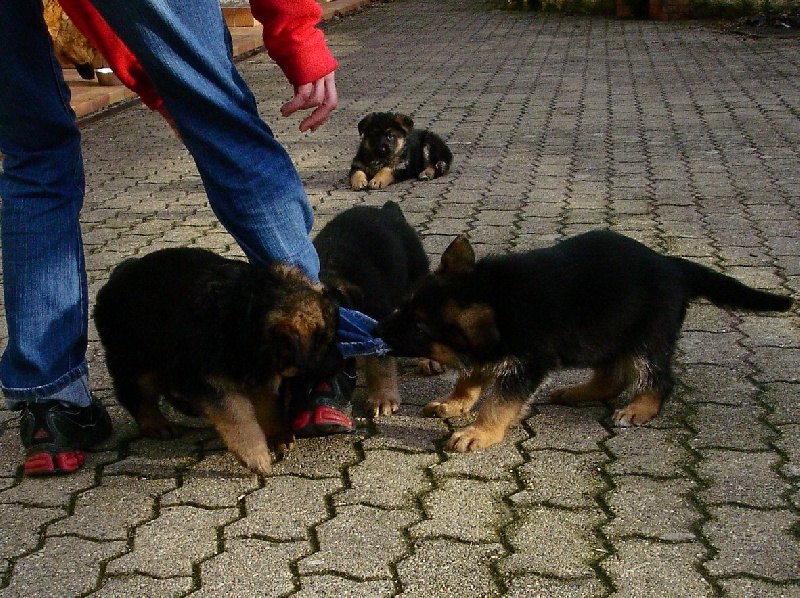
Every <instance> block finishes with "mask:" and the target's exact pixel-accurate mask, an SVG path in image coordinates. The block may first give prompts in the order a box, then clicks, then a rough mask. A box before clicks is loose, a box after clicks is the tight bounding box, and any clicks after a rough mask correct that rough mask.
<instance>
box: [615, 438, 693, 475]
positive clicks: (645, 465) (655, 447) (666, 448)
mask: <svg viewBox="0 0 800 598" xmlns="http://www.w3.org/2000/svg"><path fill="white" fill-rule="evenodd" d="M685 436H686V433H685V432H683V431H680V430H656V429H653V428H650V427H647V426H640V427H631V428H620V429H618V432H617V436H614V437H613V438H609V439H608V441H606V443H605V446H606V447H607V448H608V450H609V451H610V452H611V453H612V455H613V456H614V457H615V460H613V461H612V462H611V463H609V464H608V465H607V466H606V471H607V473H609V474H611V475H621V474H644V475H652V476H676V475H680V473H681V472H682V468H683V466H684V465H685V464H687V463H688V462H689V461H690V455H689V453H688V451H687V450H686V449H685V448H683V446H681V441H682V439H683V438H685Z"/></svg>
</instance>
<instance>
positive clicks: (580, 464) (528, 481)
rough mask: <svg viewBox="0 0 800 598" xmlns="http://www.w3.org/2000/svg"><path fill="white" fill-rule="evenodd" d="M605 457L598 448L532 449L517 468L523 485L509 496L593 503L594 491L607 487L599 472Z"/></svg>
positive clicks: (524, 501)
mask: <svg viewBox="0 0 800 598" xmlns="http://www.w3.org/2000/svg"><path fill="white" fill-rule="evenodd" d="M606 461H607V456H606V455H605V454H604V453H600V452H594V453H584V454H579V455H576V454H573V453H568V452H566V451H549V450H539V451H533V452H532V453H531V460H530V461H529V462H528V463H525V464H524V465H522V466H520V467H519V468H518V469H517V472H518V475H519V476H520V478H521V479H522V481H523V483H524V484H525V488H526V489H525V490H522V491H520V492H518V493H516V494H514V495H513V496H511V500H512V502H513V503H514V504H515V505H533V504H540V503H542V504H548V505H553V506H558V507H565V508H579V507H587V508H593V507H596V506H597V502H596V498H595V497H596V495H597V494H598V493H600V492H601V491H603V490H605V489H606V487H607V483H606V482H605V481H604V480H603V478H602V476H601V471H602V465H603V464H604V463H605V462H606Z"/></svg>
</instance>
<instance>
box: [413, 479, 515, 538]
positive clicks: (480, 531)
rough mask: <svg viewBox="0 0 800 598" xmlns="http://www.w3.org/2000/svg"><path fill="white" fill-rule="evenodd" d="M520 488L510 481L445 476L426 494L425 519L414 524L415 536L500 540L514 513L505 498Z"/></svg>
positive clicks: (423, 501) (423, 498)
mask: <svg viewBox="0 0 800 598" xmlns="http://www.w3.org/2000/svg"><path fill="white" fill-rule="evenodd" d="M514 490H516V485H514V484H511V483H509V482H490V481H485V480H472V479H454V478H445V479H442V480H437V484H436V489H435V490H433V491H432V492H431V493H430V494H427V495H425V496H424V497H422V499H421V501H422V505H423V508H424V510H425V515H426V517H425V519H424V520H422V521H420V522H419V523H417V524H415V525H413V526H412V527H411V528H410V529H409V533H410V534H411V536H412V537H414V538H435V537H442V536H446V537H450V538H456V539H458V540H461V541H462V542H497V541H498V540H499V539H500V538H499V529H500V528H501V527H502V526H503V525H505V524H506V523H509V521H510V519H511V513H510V511H509V509H508V507H506V506H505V504H504V503H503V501H502V500H501V499H502V498H503V497H504V496H507V495H508V494H510V493H511V492H513V491H514Z"/></svg>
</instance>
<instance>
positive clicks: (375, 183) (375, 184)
mask: <svg viewBox="0 0 800 598" xmlns="http://www.w3.org/2000/svg"><path fill="white" fill-rule="evenodd" d="M388 184H389V183H387V182H386V181H384V180H383V179H379V178H378V177H375V178H374V179H372V180H371V181H370V182H369V185H368V186H369V188H370V189H383V188H384V187H386V186H387V185H388Z"/></svg>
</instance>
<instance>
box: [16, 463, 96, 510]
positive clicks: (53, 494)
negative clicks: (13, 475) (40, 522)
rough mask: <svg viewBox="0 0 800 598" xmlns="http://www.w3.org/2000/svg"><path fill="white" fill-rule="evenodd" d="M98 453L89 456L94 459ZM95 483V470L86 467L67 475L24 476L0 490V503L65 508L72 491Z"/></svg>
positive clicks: (77, 490)
mask: <svg viewBox="0 0 800 598" xmlns="http://www.w3.org/2000/svg"><path fill="white" fill-rule="evenodd" d="M97 456H98V454H95V455H91V456H89V459H91V460H94V459H95V458H96V457H97ZM96 484H97V482H96V481H95V472H94V471H93V469H92V468H91V466H90V467H86V468H84V469H82V470H80V471H78V472H76V473H73V474H72V475H69V476H59V477H55V478H52V477H26V478H23V479H22V481H21V482H20V483H19V484H17V485H15V486H12V487H10V488H8V489H7V490H3V491H2V492H0V504H3V503H8V504H10V503H21V504H25V505H30V506H37V507H61V508H64V509H66V508H67V507H68V506H69V503H70V501H71V497H72V493H74V492H79V491H81V490H88V489H89V488H92V487H94V486H95V485H96Z"/></svg>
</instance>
